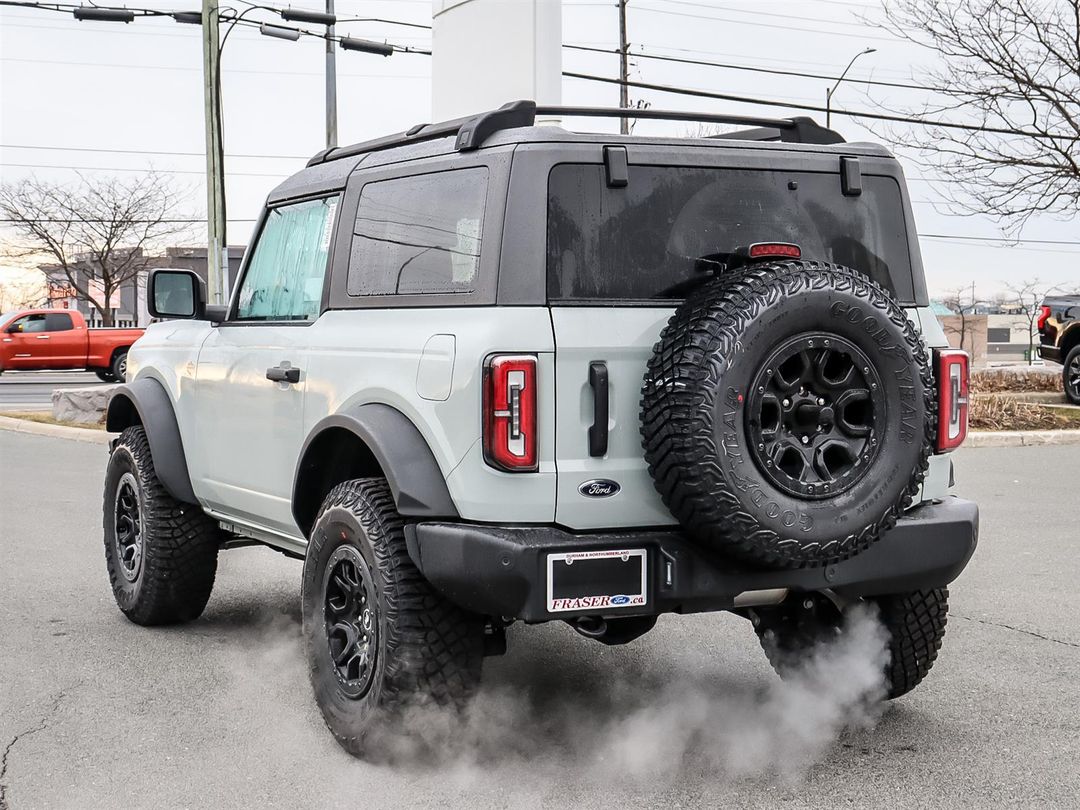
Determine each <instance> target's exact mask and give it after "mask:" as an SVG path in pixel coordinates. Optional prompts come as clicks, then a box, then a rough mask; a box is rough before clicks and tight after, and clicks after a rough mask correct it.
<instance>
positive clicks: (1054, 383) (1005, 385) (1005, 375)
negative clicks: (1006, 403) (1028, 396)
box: [971, 368, 1063, 394]
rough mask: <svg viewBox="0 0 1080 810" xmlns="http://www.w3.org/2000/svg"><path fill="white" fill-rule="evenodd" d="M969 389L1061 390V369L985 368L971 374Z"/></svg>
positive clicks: (979, 392) (978, 390) (993, 390)
mask: <svg viewBox="0 0 1080 810" xmlns="http://www.w3.org/2000/svg"><path fill="white" fill-rule="evenodd" d="M971 390H972V391H973V392H975V393H978V394H997V393H1004V392H1006V391H1008V392H1023V393H1031V392H1037V391H1039V392H1041V391H1062V390H1063V389H1062V387H1061V371H1059V370H1057V371H1055V370H1049V369H1048V370H1046V371H1036V370H1035V369H1023V370H1019V371H1011V370H1008V369H1001V368H985V369H981V370H979V371H974V372H972V374H971Z"/></svg>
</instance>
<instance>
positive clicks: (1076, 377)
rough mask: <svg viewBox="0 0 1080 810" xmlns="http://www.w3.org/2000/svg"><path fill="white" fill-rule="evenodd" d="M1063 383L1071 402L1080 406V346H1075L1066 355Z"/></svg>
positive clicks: (1063, 367)
mask: <svg viewBox="0 0 1080 810" xmlns="http://www.w3.org/2000/svg"><path fill="white" fill-rule="evenodd" d="M1061 383H1062V386H1063V387H1064V389H1065V396H1066V398H1067V399H1068V400H1069V402H1071V403H1072V404H1073V405H1080V345H1078V346H1074V347H1073V348H1072V349H1070V350H1069V353H1068V354H1067V355H1065V362H1064V365H1063V366H1062V369H1061Z"/></svg>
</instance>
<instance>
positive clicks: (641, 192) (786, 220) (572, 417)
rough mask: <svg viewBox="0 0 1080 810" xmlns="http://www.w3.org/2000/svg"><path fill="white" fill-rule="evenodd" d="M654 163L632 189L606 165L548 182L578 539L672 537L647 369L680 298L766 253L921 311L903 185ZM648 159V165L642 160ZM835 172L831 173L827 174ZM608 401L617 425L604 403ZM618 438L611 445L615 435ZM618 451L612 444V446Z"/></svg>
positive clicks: (564, 483) (564, 519)
mask: <svg viewBox="0 0 1080 810" xmlns="http://www.w3.org/2000/svg"><path fill="white" fill-rule="evenodd" d="M693 151H694V152H695V153H696V154H695V160H694V165H682V166H680V165H671V163H670V161H668V160H665V161H664V162H663V165H661V164H659V163H657V164H656V165H650V163H652V162H651V161H650V160H649V159H648V153H647V151H645V150H640V151H639V152H638V153H637V154H640V155H641V158H638V160H637V162H634V161H631V163H630V167H629V181H628V182H627V183H626V184H625V186H620V185H617V184H615V185H609V183H608V177H609V173H608V172H607V171H606V170H605V166H604V164H602V163H561V164H558V165H556V166H554V167H553V168H552V170H551V172H550V174H549V175H548V227H547V293H548V301H549V305H550V307H551V317H552V325H553V330H554V337H555V350H556V351H555V355H556V359H555V381H556V391H555V395H556V414H557V417H556V446H555V451H556V467H557V471H558V483H557V505H556V521H557V522H558V523H560V524H562V525H564V526H568V527H571V528H575V529H595V528H612V527H623V526H625V527H631V526H633V527H642V526H659V525H666V524H671V523H673V522H674V521H673V519H672V517H671V515H670V513H669V512H668V511H667V509H666V508H665V507H664V505H663V503H661V501H660V498H659V495H657V493H656V491H655V489H654V488H653V484H652V481H651V479H650V477H649V473H648V470H647V468H646V465H645V461H644V458H643V451H642V447H641V439H640V433H639V403H640V398H641V384H642V378H643V376H644V374H645V368H646V363H647V362H648V359H649V357H650V355H651V353H652V348H653V345H654V344H655V342H656V340H657V338H658V337H659V334H660V330H661V329H662V328H663V327H664V325H665V324H666V323H667V320H668V318H669V317H670V315H671V313H672V312H673V311H674V309H675V307H676V306H677V305H678V303H679V301H680V300H681V296H682V295H684V294H685V293H684V291H683V290H682V289H680V286H679V285H681V284H683V283H684V282H686V281H687V280H690V279H693V278H694V277H695V276H697V275H699V274H700V273H701V272H702V269H703V268H706V267H708V266H710V265H709V264H708V262H707V261H706V262H704V263H703V262H702V259H703V258H705V257H711V258H712V259H714V260H716V259H718V257H719V258H723V257H726V256H728V255H729V254H731V253H733V252H734V251H735V250H737V249H739V248H746V247H748V246H749V245H750V244H753V243H758V242H787V243H794V244H797V245H799V246H800V247H801V249H802V255H803V257H804V258H807V259H818V260H822V261H829V262H836V263H839V264H844V265H847V266H849V267H853V268H855V269H858V270H861V271H862V272H865V273H866V274H867V275H869V276H870V277H871V278H873V279H875V280H876V281H878V282H879V283H881V284H882V285H883V286H885V287H886V288H888V289H890V290H892V291H893V293H894V294H895V295H897V297H898V298H899V299H900V301H901V302H905V303H906V304H907V305H911V302H912V300H913V298H914V292H913V283H912V257H911V243H910V242H909V239H908V227H907V225H906V224H905V219H906V218H905V212H906V210H907V208H906V206H905V202H904V198H903V194H902V192H901V186H900V183H899V181H898V180H897V178H896V177H895V176H890V175H888V174H881V175H875V174H869V173H865V172H864V173H863V174H862V176H861V192H860V193H858V194H851V193H850V190H851V189H850V187H848V188H847V189H846V190H847V191H848V192H849V193H845V189H844V188H842V187H841V179H840V160H839V157H838V156H836V157H834V156H820V155H819V156H817V158H818V159H817V160H815V161H814V163H815V164H820V165H821V166H823V167H824V166H835V171H814V172H811V171H805V170H796V169H791V170H777V169H768V170H766V169H758V168H753V169H746V168H731V167H727V166H724V165H722V163H721V161H722V157H721V156H722V155H724V154H725V153H724V152H722V151H721V150H717V153H716V154H717V158H716V162H715V165H708V164H707V163H706V165H702V162H701V157H700V153H701V152H702V151H703V150H700V149H698V150H693ZM642 158H643V159H642ZM826 161H828V162H827V163H826ZM775 162H776V163H777V164H780V165H782V164H783V163H784V162H785V161H775ZM605 391H606V405H607V407H606V419H605V414H604V410H605V408H604V400H605ZM605 428H606V436H605V435H604V434H605ZM605 440H606V441H605Z"/></svg>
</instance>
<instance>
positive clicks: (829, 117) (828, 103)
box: [825, 48, 877, 126]
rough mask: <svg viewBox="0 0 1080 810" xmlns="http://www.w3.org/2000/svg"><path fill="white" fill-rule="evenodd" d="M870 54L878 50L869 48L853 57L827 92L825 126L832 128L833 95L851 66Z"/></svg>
mask: <svg viewBox="0 0 1080 810" xmlns="http://www.w3.org/2000/svg"><path fill="white" fill-rule="evenodd" d="M868 53H877V48H867V49H866V50H863V51H859V52H858V53H857V54H855V55H854V56H853V57H851V61H850V62H848V65H847V67H846V68H844V72H843V73H841V74H840V78H839V79H837V80H836V84H834V85H833V86H832V87H830V88H829V89H828V90H826V91H825V126H830V125H831V124H832V97H833V93H835V92H836V88H837V87H839V86H840V82H842V81H843V80H844V78H845V77H846V76H847V74H848V71H849V70H851V66H852V65H854V64H855V60H856V59H858V58H859V57H860V56H866V54H868Z"/></svg>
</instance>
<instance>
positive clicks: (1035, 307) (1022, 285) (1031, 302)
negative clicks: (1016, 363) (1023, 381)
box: [1005, 278, 1058, 365]
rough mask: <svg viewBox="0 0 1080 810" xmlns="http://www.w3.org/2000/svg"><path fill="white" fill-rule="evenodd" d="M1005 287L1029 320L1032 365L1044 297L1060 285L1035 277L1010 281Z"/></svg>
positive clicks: (1030, 359) (1030, 362) (1029, 356)
mask: <svg viewBox="0 0 1080 810" xmlns="http://www.w3.org/2000/svg"><path fill="white" fill-rule="evenodd" d="M1005 288H1006V289H1007V290H1008V291H1009V295H1010V297H1011V299H1012V300H1011V302H1010V303H1013V304H1015V305H1016V308H1017V309H1018V310H1019V314H1021V315H1023V316H1024V318H1025V319H1026V320H1027V327H1028V328H1027V335H1028V365H1031V364H1032V363H1033V362H1034V360H1035V321H1036V320H1038V317H1039V312H1040V310H1041V309H1042V302H1043V299H1044V298H1046V296H1047V295H1049V294H1050V293H1052V292H1057V291H1058V287H1056V286H1049V285H1047V284H1044V283H1043V282H1042V281H1040V280H1039V279H1037V278H1035V279H1031V280H1030V281H1019V282H1013V283H1009V284H1006V285H1005Z"/></svg>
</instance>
